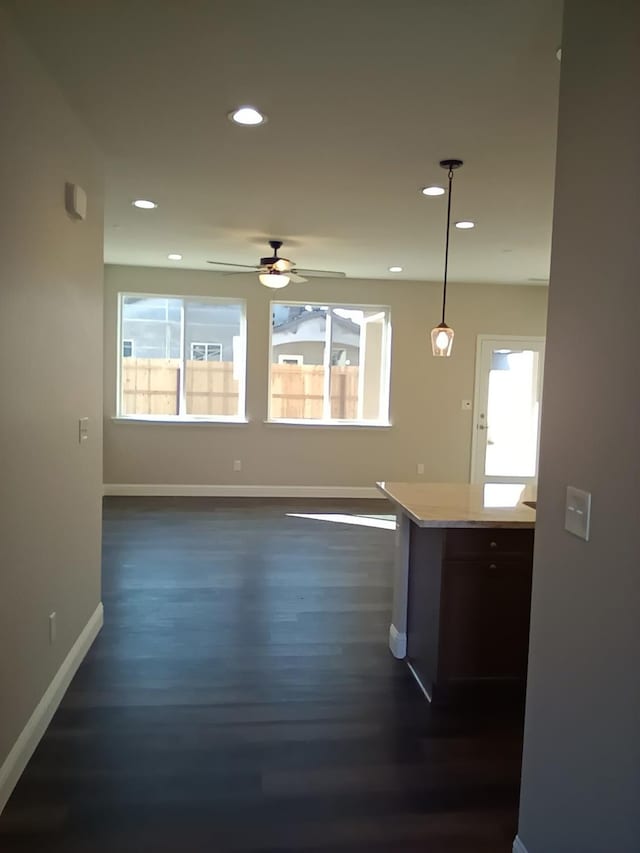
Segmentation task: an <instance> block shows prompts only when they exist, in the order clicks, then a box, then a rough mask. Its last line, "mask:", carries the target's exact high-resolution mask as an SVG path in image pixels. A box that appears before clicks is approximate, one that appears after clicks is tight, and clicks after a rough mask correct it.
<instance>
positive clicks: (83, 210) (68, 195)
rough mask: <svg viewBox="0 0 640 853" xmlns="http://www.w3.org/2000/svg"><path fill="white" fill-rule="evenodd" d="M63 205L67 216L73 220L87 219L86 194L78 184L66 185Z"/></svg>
mask: <svg viewBox="0 0 640 853" xmlns="http://www.w3.org/2000/svg"><path fill="white" fill-rule="evenodd" d="M64 186H65V190H64V203H65V207H66V208H67V213H68V214H69V216H73V218H74V219H86V218H87V194H86V192H85V191H84V190H83V189H82V187H80V186H78V184H70V183H66V184H65V185H64Z"/></svg>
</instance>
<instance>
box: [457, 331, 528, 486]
mask: <svg viewBox="0 0 640 853" xmlns="http://www.w3.org/2000/svg"><path fill="white" fill-rule="evenodd" d="M543 365H544V338H520V337H500V336H494V337H488V336H484V335H480V336H479V337H478V349H477V353H476V388H475V400H474V407H473V442H472V454H471V480H472V482H474V483H535V482H536V480H537V476H538V450H539V444H540V410H541V401H542V373H543Z"/></svg>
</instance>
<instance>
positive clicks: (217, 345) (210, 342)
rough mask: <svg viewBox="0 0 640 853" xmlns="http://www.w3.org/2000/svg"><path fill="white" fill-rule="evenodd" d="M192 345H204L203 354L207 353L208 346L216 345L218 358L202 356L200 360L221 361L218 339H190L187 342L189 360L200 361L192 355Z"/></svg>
mask: <svg viewBox="0 0 640 853" xmlns="http://www.w3.org/2000/svg"><path fill="white" fill-rule="evenodd" d="M194 347H204V348H205V349H204V354H205V355H208V347H218V350H219V352H218V356H219V357H218V358H203V359H202V361H222V344H221V343H219V342H218V341H191V343H190V344H189V356H190V358H189V361H200V359H197V358H194V357H193V348H194Z"/></svg>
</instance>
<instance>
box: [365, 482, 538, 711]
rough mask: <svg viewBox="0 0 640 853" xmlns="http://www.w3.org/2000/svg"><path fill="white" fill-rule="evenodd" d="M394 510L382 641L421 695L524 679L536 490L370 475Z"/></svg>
mask: <svg viewBox="0 0 640 853" xmlns="http://www.w3.org/2000/svg"><path fill="white" fill-rule="evenodd" d="M377 485H378V488H379V489H380V491H381V492H382V493H383V494H384V495H385V496H386V497H387V498H388V499H389V500H390V501H391V502H392V503H393V504H394V505H395V507H396V513H397V525H396V548H395V566H394V597H393V613H392V622H391V627H390V629H389V647H390V649H391V651H392V653H393V655H394V656H395V657H397V658H406V660H407V663H408V664H409V667H410V669H411V671H412V673H413V675H414V676H415V678H416V680H417V682H418V684H419V685H420V687H421V688H422V690H423V692H424V693H425V695H426V696H427V698H428V699H429V700H430V701H431V700H433V701H443V702H446V701H448V700H450V699H452V698H455V697H456V696H458V695H460V694H468V693H469V692H471V691H475V692H476V693H477V692H478V690H479V689H482V690H483V691H484V692H485V693H486V692H487V691H488V692H489V693H491V692H492V691H494V692H495V691H496V690H499V689H507V690H513V689H515V690H516V691H518V690H521V689H522V687H523V686H524V683H525V680H526V667H527V654H528V640H529V613H530V608H531V569H532V562H533V536H534V527H535V510H534V509H533V508H532V507H531V506H529V505H527V503H525V501H527V502H530V503H533V505H534V506H535V490H534V489H533V487H525V486H522V485H517V484H511V483H509V484H502V483H500V484H496V483H488V484H478V485H469V484H463V483H389V482H381V483H378V484H377Z"/></svg>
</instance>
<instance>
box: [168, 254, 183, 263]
mask: <svg viewBox="0 0 640 853" xmlns="http://www.w3.org/2000/svg"><path fill="white" fill-rule="evenodd" d="M167 257H168V258H169V260H170V261H181V260H182V255H179V254H178V253H177V252H170V253H169V254H168V255H167Z"/></svg>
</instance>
